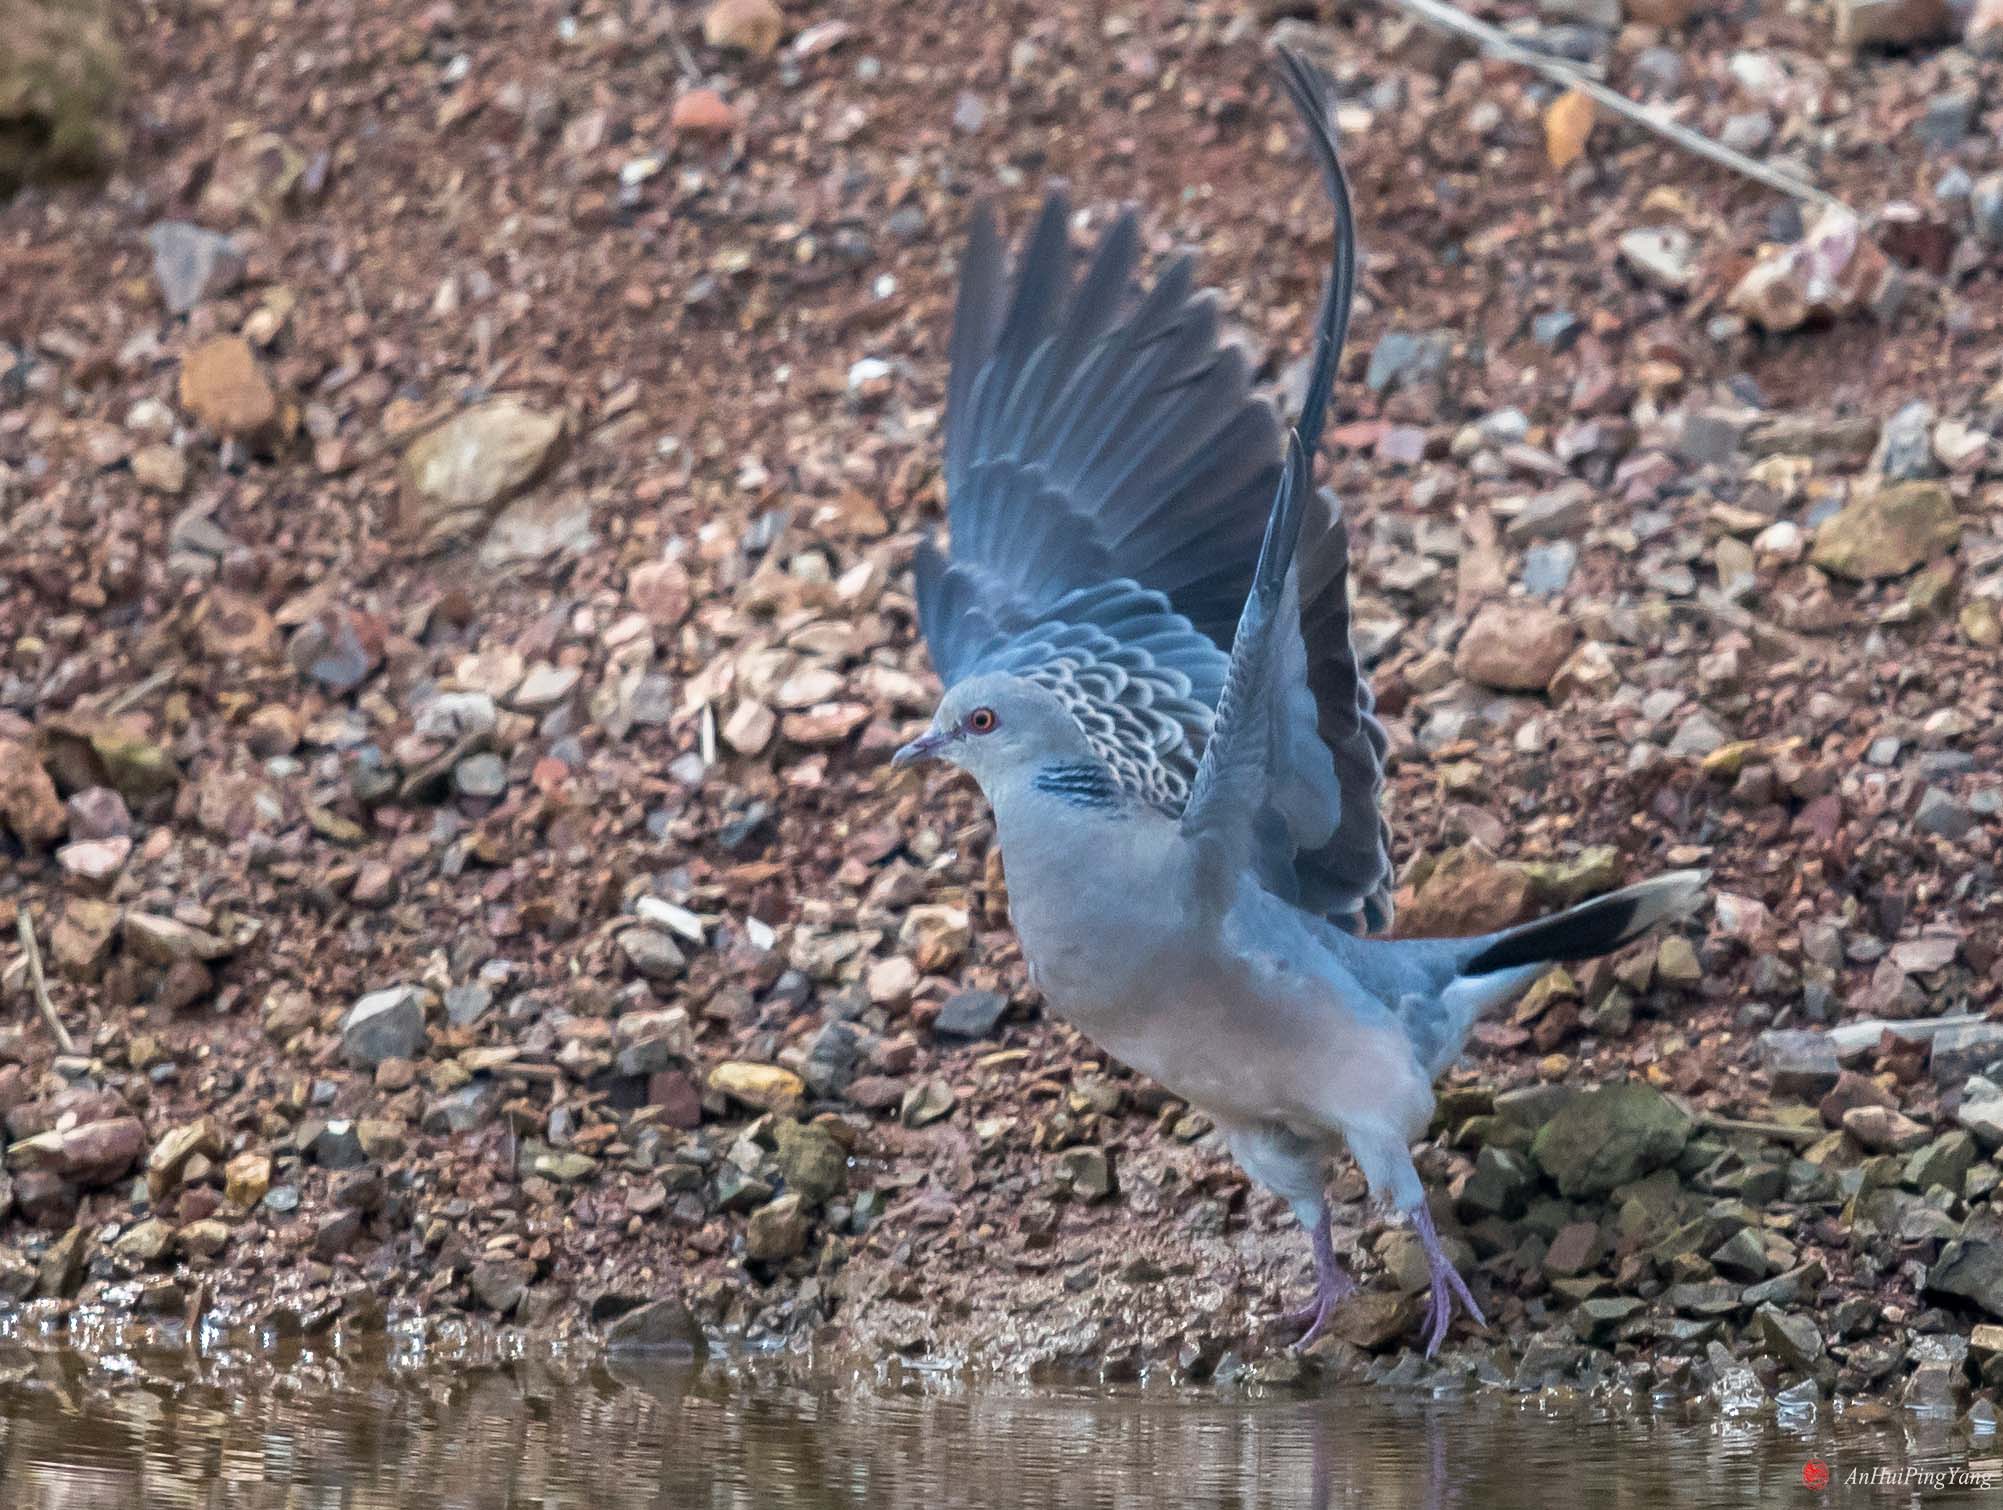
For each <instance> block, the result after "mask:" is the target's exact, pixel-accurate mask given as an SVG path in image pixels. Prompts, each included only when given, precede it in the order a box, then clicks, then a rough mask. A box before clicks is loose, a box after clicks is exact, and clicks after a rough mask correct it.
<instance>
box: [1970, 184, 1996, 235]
mask: <svg viewBox="0 0 2003 1510" xmlns="http://www.w3.org/2000/svg"><path fill="white" fill-rule="evenodd" d="M1968 214H1969V218H1970V220H1972V221H1973V222H1974V225H1975V234H1976V235H1977V236H1980V237H1981V238H1982V239H1983V240H1984V241H1986V242H1988V243H1989V244H1990V245H1991V246H2003V173H1985V174H1983V175H1982V177H1980V178H1978V179H1976V180H1975V183H1974V186H1973V187H1972V188H1970V189H1969V191H1968Z"/></svg>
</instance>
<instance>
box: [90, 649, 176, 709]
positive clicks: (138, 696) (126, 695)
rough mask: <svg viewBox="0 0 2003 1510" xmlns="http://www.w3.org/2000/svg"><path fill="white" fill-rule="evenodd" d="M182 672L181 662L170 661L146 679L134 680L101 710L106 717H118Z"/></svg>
mask: <svg viewBox="0 0 2003 1510" xmlns="http://www.w3.org/2000/svg"><path fill="white" fill-rule="evenodd" d="M180 674H181V664H180V662H178V661H174V662H170V663H169V664H167V665H165V666H162V667H161V668H160V669H159V670H158V671H155V672H154V673H153V674H152V675H151V676H149V677H147V678H146V679H145V680H144V681H140V682H134V683H133V684H132V685H131V686H130V687H127V688H126V689H125V690H124V691H122V692H120V693H118V694H117V696H115V697H113V698H112V699H111V700H110V701H109V702H107V703H106V704H105V705H104V707H103V708H102V709H100V710H99V711H101V712H102V713H103V714H104V716H105V717H106V718H116V717H118V715H119V714H121V713H123V712H124V711H125V710H126V709H127V708H136V707H138V706H139V704H141V703H143V702H145V701H146V699H147V698H149V697H151V696H152V695H153V694H154V693H156V692H158V691H159V690H160V689H161V688H162V687H164V686H166V685H167V684H168V683H169V682H171V681H173V680H174V678H175V677H177V676H179V675H180Z"/></svg>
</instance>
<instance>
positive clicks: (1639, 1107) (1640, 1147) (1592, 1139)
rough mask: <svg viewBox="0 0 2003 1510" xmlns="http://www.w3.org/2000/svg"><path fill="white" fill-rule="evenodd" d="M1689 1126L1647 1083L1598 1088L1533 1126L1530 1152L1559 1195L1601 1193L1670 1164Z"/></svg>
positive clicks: (1682, 1114)
mask: <svg viewBox="0 0 2003 1510" xmlns="http://www.w3.org/2000/svg"><path fill="white" fill-rule="evenodd" d="M1692 1126H1693V1124H1692V1122H1691V1119H1690V1117H1689V1116H1688V1115H1687V1114H1686V1113H1685V1112H1684V1111H1683V1110H1682V1109H1681V1108H1680V1107H1678V1106H1677V1105H1676V1104H1675V1103H1674V1102H1672V1101H1671V1100H1670V1099H1669V1098H1668V1097H1667V1096H1665V1095H1663V1094H1662V1092H1660V1091H1658V1090H1656V1089H1655V1088H1654V1087H1652V1086H1648V1085H1642V1084H1639V1083H1636V1084H1628V1085H1609V1086H1601V1087H1598V1088H1596V1089H1593V1090H1589V1091H1586V1092H1584V1093H1582V1094H1581V1095H1579V1096H1578V1097H1577V1098H1575V1099H1574V1100H1572V1101H1570V1102H1568V1103H1567V1104H1566V1105H1565V1106H1564V1107H1562V1108H1560V1110H1559V1111H1558V1113H1557V1114H1556V1115H1555V1116H1553V1117H1552V1118H1551V1120H1550V1121H1548V1122H1546V1123H1545V1124H1544V1125H1543V1126H1542V1127H1541V1128H1539V1129H1538V1131H1537V1137H1536V1140H1535V1141H1534V1142H1533V1143H1532V1144H1531V1150H1530V1151H1531V1155H1532V1157H1534V1158H1535V1159H1536V1161H1537V1163H1538V1166H1539V1167H1540V1168H1542V1169H1543V1171H1544V1172H1545V1173H1546V1174H1547V1175H1549V1176H1550V1177H1551V1178H1552V1179H1553V1180H1554V1181H1556V1182H1557V1185H1558V1189H1559V1191H1560V1193H1562V1194H1564V1195H1566V1196H1570V1197H1575V1198H1576V1197H1578V1196H1584V1195H1604V1194H1606V1193H1607V1192H1609V1191H1612V1190H1616V1189H1618V1188H1619V1187H1620V1186H1622V1185H1626V1184H1630V1183H1631V1182H1633V1181H1635V1180H1638V1179H1640V1178H1641V1177H1642V1176H1643V1175H1645V1174H1648V1173H1649V1172H1651V1171H1652V1170H1656V1169H1661V1168H1663V1167H1664V1166H1665V1165H1668V1164H1671V1163H1674V1162H1675V1160H1676V1158H1677V1156H1678V1155H1679V1154H1681V1153H1682V1152H1683V1147H1684V1145H1685V1144H1686V1143H1688V1142H1689V1141H1690V1133H1691V1129H1692Z"/></svg>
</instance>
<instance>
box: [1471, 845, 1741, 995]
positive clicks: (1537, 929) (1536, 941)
mask: <svg viewBox="0 0 2003 1510" xmlns="http://www.w3.org/2000/svg"><path fill="white" fill-rule="evenodd" d="M1708 879H1709V876H1708V873H1707V872H1705V871H1701V870H1674V871H1671V872H1670V873H1669V874H1668V875H1666V876H1657V877H1655V878H1654V879H1653V880H1651V881H1642V882H1640V883H1639V884H1637V885H1634V886H1623V887H1622V888H1621V889H1620V890H1619V891H1611V892H1608V893H1607V894H1606V895H1605V896H1603V897H1594V898H1593V899H1592V900H1591V901H1590V902H1581V903H1580V904H1579V905H1578V906H1576V907H1568V908H1566V909H1565V910H1564V911H1563V912H1560V913H1556V914H1554V915H1553V916H1551V917H1548V918H1539V919H1538V920H1537V921H1536V922H1534V923H1524V924H1523V925H1521V926H1520V927H1516V928H1510V929H1506V930H1504V931H1503V932H1501V933H1497V934H1493V935H1491V936H1490V937H1489V938H1487V939H1485V940H1483V941H1482V947H1481V949H1480V951H1479V952H1478V953H1476V954H1475V955H1474V956H1473V958H1471V959H1469V960H1468V961H1466V962H1465V963H1464V964H1463V965H1462V966H1461V968H1460V973H1461V975H1462V976H1463V977H1467V976H1481V975H1494V974H1496V973H1498V972H1499V971H1504V970H1514V969H1518V968H1521V967H1523V966H1526V965H1545V964H1555V963H1556V962H1558V961H1559V960H1568V959H1594V958H1596V957H1598V956H1599V955H1602V954H1611V953H1612V952H1613V951H1614V950H1616V949H1618V948H1620V946H1621V945H1623V944H1625V943H1627V942H1629V941H1630V940H1632V939H1637V938H1640V937H1641V935H1642V934H1644V933H1646V932H1648V930H1649V929H1651V928H1653V927H1654V926H1655V925H1656V924H1657V923H1664V922H1668V921H1669V920H1671V919H1672V918H1679V917H1682V916H1683V915H1684V914H1685V913H1687V912H1689V911H1690V910H1691V909H1692V908H1694V907H1695V906H1696V905H1697V901H1698V898H1699V897H1701V896H1702V895H1703V892H1704V883H1705V881H1706V880H1708Z"/></svg>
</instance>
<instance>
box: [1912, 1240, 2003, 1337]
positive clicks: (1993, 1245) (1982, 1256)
mask: <svg viewBox="0 0 2003 1510" xmlns="http://www.w3.org/2000/svg"><path fill="white" fill-rule="evenodd" d="M1927 1289H1928V1290H1929V1291H1930V1292H1932V1293H1933V1294H1936V1295H1949V1296H1953V1297H1954V1298H1955V1299H1957V1300H1966V1301H1969V1302H1971V1303H1972V1304H1974V1305H1976V1306H1979V1307H1980V1308H1981V1309H1982V1310H1984V1311H1987V1312H1988V1313H1989V1314H1990V1315H1991V1316H2003V1218H1998V1217H1996V1216H1994V1215H1991V1216H1988V1217H1986V1218H1983V1217H1971V1218H1969V1221H1968V1224H1967V1226H1965V1227H1964V1228H1963V1229H1962V1233H1961V1236H1960V1237H1958V1238H1956V1239H1955V1240H1954V1241H1953V1242H1951V1243H1949V1244H1948V1245H1947V1246H1946V1248H1944V1249H1942V1250H1941V1255H1940V1262H1939V1263H1937V1264H1935V1265H1934V1266H1933V1268H1932V1270H1931V1271H1929V1272H1928V1274H1927Z"/></svg>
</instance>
